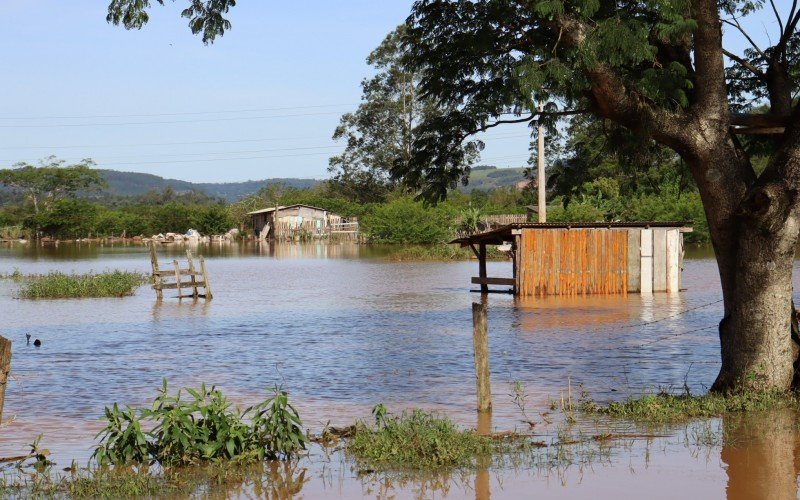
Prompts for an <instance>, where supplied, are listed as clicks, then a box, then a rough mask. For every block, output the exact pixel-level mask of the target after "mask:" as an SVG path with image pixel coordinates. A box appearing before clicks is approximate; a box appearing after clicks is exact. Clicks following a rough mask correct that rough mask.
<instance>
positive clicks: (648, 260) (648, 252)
mask: <svg viewBox="0 0 800 500" xmlns="http://www.w3.org/2000/svg"><path fill="white" fill-rule="evenodd" d="M639 252H640V255H641V258H640V260H639V262H640V264H641V265H640V266H639V277H640V282H639V291H640V292H641V293H642V294H645V295H647V294H652V293H653V230H652V229H642V231H641V234H640V246H639Z"/></svg>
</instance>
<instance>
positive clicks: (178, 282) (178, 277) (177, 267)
mask: <svg viewBox="0 0 800 500" xmlns="http://www.w3.org/2000/svg"><path fill="white" fill-rule="evenodd" d="M172 264H173V265H174V266H175V286H177V287H178V300H180V298H181V296H182V295H183V292H182V290H181V267H180V265H179V264H178V261H177V260H173V261H172Z"/></svg>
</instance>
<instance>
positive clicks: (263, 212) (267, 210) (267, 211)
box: [247, 203, 327, 215]
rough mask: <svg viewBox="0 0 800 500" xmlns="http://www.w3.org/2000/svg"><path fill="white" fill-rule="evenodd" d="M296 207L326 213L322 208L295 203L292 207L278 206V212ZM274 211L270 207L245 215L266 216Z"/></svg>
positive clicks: (273, 208)
mask: <svg viewBox="0 0 800 500" xmlns="http://www.w3.org/2000/svg"><path fill="white" fill-rule="evenodd" d="M297 207H305V208H311V209H314V210H320V211H322V212H327V210H326V209H324V208H319V207H314V206H312V205H306V204H304V203H295V204H294V205H280V206H278V210H288V209H290V208H297ZM274 211H275V207H270V208H264V209H261V210H255V211H253V212H247V215H256V214H267V213H270V212H274Z"/></svg>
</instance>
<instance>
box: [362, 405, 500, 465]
mask: <svg viewBox="0 0 800 500" xmlns="http://www.w3.org/2000/svg"><path fill="white" fill-rule="evenodd" d="M373 415H375V425H374V426H367V425H365V424H364V423H363V422H360V423H358V424H357V425H356V428H355V432H354V434H353V436H352V437H351V438H350V440H349V441H348V443H347V452H348V453H349V454H350V455H352V456H353V457H354V458H355V460H356V461H357V462H358V463H359V465H361V466H362V467H372V468H396V469H403V468H407V469H432V468H440V467H465V466H470V465H472V464H473V461H474V459H475V458H476V457H477V456H482V455H483V456H485V455H489V454H491V452H492V441H491V440H490V439H489V438H488V437H485V436H478V435H477V434H475V433H473V432H471V431H464V430H459V429H458V428H457V427H456V425H455V424H454V423H453V422H452V421H451V420H449V419H447V418H445V417H439V416H436V415H434V414H432V413H427V412H424V411H422V410H413V411H412V412H411V413H405V412H404V413H402V414H401V415H400V416H397V417H394V416H390V415H388V414H387V413H386V409H385V408H384V406H383V405H378V406H376V407H375V409H374V410H373Z"/></svg>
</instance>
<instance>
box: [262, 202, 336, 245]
mask: <svg viewBox="0 0 800 500" xmlns="http://www.w3.org/2000/svg"><path fill="white" fill-rule="evenodd" d="M248 215H250V216H251V218H252V222H253V234H255V235H256V236H257V237H259V238H261V239H265V238H275V237H283V236H288V235H289V234H291V233H294V232H297V231H305V232H306V233H309V234H312V235H321V234H325V233H326V232H327V231H328V225H329V224H330V223H331V222H341V217H338V216H336V215H334V214H330V213H328V211H327V210H325V209H324V208H319V207H313V206H311V205H303V204H296V205H287V206H278V207H270V208H265V209H262V210H256V211H254V212H249V213H248ZM331 218H333V221H332V220H331Z"/></svg>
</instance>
